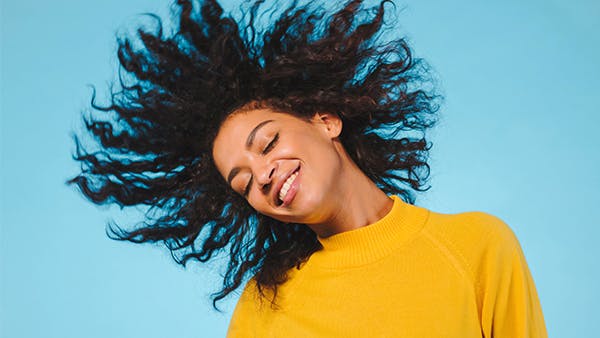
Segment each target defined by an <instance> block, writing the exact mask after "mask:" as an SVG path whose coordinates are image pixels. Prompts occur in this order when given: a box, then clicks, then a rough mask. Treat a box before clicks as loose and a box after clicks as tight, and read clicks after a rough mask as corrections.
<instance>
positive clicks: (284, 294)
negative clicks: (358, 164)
mask: <svg viewBox="0 0 600 338" xmlns="http://www.w3.org/2000/svg"><path fill="white" fill-rule="evenodd" d="M392 198H393V199H394V205H393V207H392V210H391V211H390V212H389V213H388V214H387V215H386V216H385V217H384V218H382V219H381V220H379V221H377V222H376V223H373V224H370V225H368V226H365V227H362V228H359V229H355V230H351V231H347V232H343V233H339V234H336V235H333V236H331V237H328V238H319V241H320V242H321V244H322V245H323V250H320V251H317V252H315V253H314V254H313V255H312V256H311V257H310V258H309V260H308V261H307V262H306V263H305V264H304V265H302V266H301V267H300V269H299V270H298V269H295V268H294V269H292V270H291V271H290V276H291V277H290V279H289V280H288V281H287V282H286V283H284V284H283V285H281V286H280V288H279V289H278V294H277V301H278V304H279V305H280V307H281V308H280V309H279V310H277V311H274V310H273V309H272V308H271V307H270V303H269V301H265V302H264V303H263V305H262V306H261V305H260V304H261V303H260V302H259V301H258V298H257V297H258V295H257V291H256V285H255V283H254V281H253V280H252V279H251V280H250V281H249V282H248V283H247V284H246V287H245V288H244V291H243V293H242V296H241V298H240V300H239V301H238V303H237V306H236V308H235V311H234V313H233V317H232V319H231V322H230V325H229V330H228V333H227V337H230V338H233V337H260V338H266V337H282V338H294V337H302V338H306V337H344V338H349V337H369V338H370V337H419V338H433V337H447V338H469V337H496V338H519V337H547V333H546V328H545V324H544V317H543V314H542V309H541V306H540V302H539V299H538V295H537V292H536V289H535V285H534V282H533V279H532V277H531V274H530V271H529V268H528V266H527V263H526V261H525V257H524V256H523V252H522V250H521V247H520V245H519V242H518V240H517V238H516V237H515V235H514V233H513V232H512V230H511V229H510V228H509V227H508V226H507V225H506V224H505V223H503V222H502V221H501V220H499V219H498V218H496V217H494V216H491V215H489V214H486V213H482V212H468V213H462V214H456V215H446V214H440V213H435V212H431V211H429V210H426V209H424V208H421V207H417V206H413V205H410V204H407V203H405V202H403V201H402V200H401V199H400V198H399V197H397V196H393V197H392Z"/></svg>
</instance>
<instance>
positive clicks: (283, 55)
mask: <svg viewBox="0 0 600 338" xmlns="http://www.w3.org/2000/svg"><path fill="white" fill-rule="evenodd" d="M262 3H263V1H255V2H253V3H252V4H251V6H250V7H249V8H248V9H247V10H246V11H245V15H244V16H243V17H242V18H240V19H238V20H235V19H233V18H231V17H229V16H226V15H224V14H223V11H222V9H221V7H220V6H219V4H217V3H216V2H215V1H204V2H202V3H201V4H200V10H199V11H196V10H195V9H194V8H193V5H192V3H191V2H189V1H179V2H178V6H179V11H180V15H179V22H178V27H177V29H176V32H175V33H174V34H171V35H166V34H164V32H163V30H162V28H161V27H162V25H161V23H160V20H158V19H157V20H158V23H159V24H158V27H159V28H157V29H156V30H155V31H153V32H151V31H147V30H143V29H140V30H139V31H138V37H139V40H132V39H128V38H124V39H121V40H120V44H119V51H118V56H119V61H120V63H121V66H122V67H123V70H124V72H123V73H122V74H121V78H120V84H121V89H120V90H118V91H116V92H114V93H113V94H112V97H111V102H110V104H108V105H106V106H102V105H100V104H97V103H96V102H94V100H92V106H93V107H94V108H95V109H96V112H97V113H98V114H95V115H93V116H88V117H87V118H86V127H87V130H88V131H89V132H90V133H91V135H93V137H94V138H95V140H96V141H98V142H97V145H98V147H97V148H95V149H91V148H87V149H84V148H83V146H82V144H81V142H80V141H79V140H77V145H78V150H77V154H76V159H77V160H79V161H81V163H82V172H81V174H80V175H78V176H77V177H75V178H73V179H72V180H71V182H72V183H74V184H76V185H77V186H78V187H79V188H80V189H81V191H82V192H83V194H84V195H85V196H87V197H88V198H89V199H90V200H91V201H93V202H94V203H98V204H102V203H116V204H119V205H121V206H136V205H145V206H147V207H148V208H147V214H146V219H145V220H144V222H142V223H141V224H140V225H139V226H138V227H137V228H135V229H131V230H125V229H123V228H120V227H118V226H111V227H110V228H109V230H110V234H111V235H112V236H113V237H114V238H116V239H121V240H128V241H132V242H136V243H141V242H157V241H160V242H163V243H164V244H165V245H166V246H167V247H168V248H169V249H170V250H171V252H172V254H173V257H174V258H175V259H176V261H178V262H179V263H181V264H185V263H186V262H188V261H189V260H194V259H195V260H198V261H201V262H205V261H207V260H209V259H211V257H213V255H214V254H217V253H219V252H221V251H225V250H226V251H227V252H228V254H229V264H228V269H227V273H226V274H225V276H224V281H223V288H222V290H221V291H220V292H218V293H216V294H215V297H214V302H213V305H215V303H216V301H218V300H220V299H223V298H224V297H226V296H227V295H229V294H230V293H231V292H233V291H234V290H236V289H238V288H240V287H241V286H242V285H243V284H245V286H244V288H243V293H242V295H241V298H240V300H239V302H238V304H237V306H236V309H235V312H234V314H233V318H232V319H231V324H230V327H229V331H228V336H229V337H461V338H464V337H546V336H547V334H546V330H545V325H544V319H543V315H542V311H541V307H540V303H539V300H538V296H537V293H536V289H535V286H534V283H533V280H532V278H531V274H530V272H529V269H528V267H527V263H526V260H525V258H524V256H523V253H522V250H521V248H520V245H519V243H518V240H517V239H516V238H515V236H514V234H513V232H512V231H511V230H510V228H509V227H508V226H507V225H505V224H504V223H503V222H502V221H500V220H499V219H498V218H495V217H494V216H491V215H488V214H485V213H481V212H469V213H461V214H455V215H446V214H440V213H436V212H433V211H429V210H427V209H424V208H422V207H417V206H415V205H413V203H414V197H413V191H420V190H426V189H427V187H426V186H425V184H426V179H427V177H428V173H429V166H428V164H427V153H428V150H429V147H430V144H429V142H427V141H426V139H425V131H426V130H427V129H428V128H430V127H431V126H432V125H433V124H434V121H435V112H436V111H437V105H436V102H437V101H436V99H437V96H436V95H435V94H434V93H432V92H430V91H427V90H425V88H428V86H427V82H426V79H427V77H426V75H427V74H426V72H425V70H426V67H424V65H423V62H422V61H420V60H417V59H414V58H413V57H412V56H411V52H410V49H409V47H408V45H407V43H406V41H405V40H403V39H395V40H384V39H383V38H382V34H381V33H382V31H383V28H382V27H383V22H384V13H385V11H386V9H387V7H388V6H390V4H389V3H388V2H386V1H383V2H381V3H380V4H379V5H378V6H376V7H374V8H365V7H364V6H363V4H362V2H361V1H349V2H347V3H346V4H344V6H342V8H341V9H339V10H337V11H334V12H333V13H330V12H329V11H327V10H324V9H319V8H315V7H312V6H310V5H307V6H301V5H298V4H297V3H293V4H292V5H291V6H290V7H288V8H286V9H284V10H283V12H282V13H281V14H280V15H279V16H278V17H277V18H272V19H271V20H270V21H269V24H268V25H267V28H266V29H264V30H259V28H258V27H257V26H258V25H257V24H255V22H256V21H257V20H258V19H260V18H261V17H262V16H260V15H259V14H260V13H262V12H259V9H260V8H261V5H262ZM276 11H277V9H270V10H268V11H266V12H264V13H266V14H268V15H275V14H274V13H275V12H276ZM264 13H263V14H264ZM215 307H216V305H215Z"/></svg>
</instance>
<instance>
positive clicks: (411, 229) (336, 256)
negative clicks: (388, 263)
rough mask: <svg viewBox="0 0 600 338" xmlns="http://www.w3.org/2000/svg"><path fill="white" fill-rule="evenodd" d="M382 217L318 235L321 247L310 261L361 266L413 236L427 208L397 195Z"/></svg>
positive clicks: (382, 255)
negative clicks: (340, 231) (329, 233)
mask: <svg viewBox="0 0 600 338" xmlns="http://www.w3.org/2000/svg"><path fill="white" fill-rule="evenodd" d="M390 197H391V198H392V199H393V200H394V204H393V206H392V209H391V210H390V211H389V212H388V214H387V215H385V216H384V217H383V218H381V219H380V220H378V221H377V222H375V223H372V224H369V225H366V226H364V227H361V228H358V229H354V230H350V231H345V232H342V233H339V234H335V235H333V236H329V237H327V238H322V237H317V239H318V240H319V242H320V243H321V245H323V250H320V251H317V252H315V253H314V254H313V255H312V256H311V258H310V261H311V262H310V263H312V264H315V265H319V266H327V267H331V268H342V267H351V266H360V265H364V264H368V263H370V262H373V261H376V260H379V259H381V258H383V257H385V256H387V255H389V254H390V253H392V252H393V251H394V250H395V249H397V248H399V247H400V246H402V245H403V244H404V243H406V242H407V241H409V240H410V239H411V238H413V237H414V236H415V235H416V234H417V233H418V232H419V231H420V230H421V229H422V228H423V226H424V224H425V221H426V219H427V216H428V213H429V211H428V210H427V209H424V208H421V207H417V206H414V205H411V204H408V203H406V202H404V201H402V199H400V197H398V196H390Z"/></svg>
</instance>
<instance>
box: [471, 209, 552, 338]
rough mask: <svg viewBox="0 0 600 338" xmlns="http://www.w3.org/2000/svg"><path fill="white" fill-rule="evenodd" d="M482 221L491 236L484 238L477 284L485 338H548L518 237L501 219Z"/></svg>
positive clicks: (491, 217)
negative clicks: (484, 243)
mask: <svg viewBox="0 0 600 338" xmlns="http://www.w3.org/2000/svg"><path fill="white" fill-rule="evenodd" d="M483 218H484V219H485V222H486V223H488V225H487V226H486V227H487V230H488V231H489V232H488V235H489V236H485V237H487V238H486V241H485V242H486V245H485V246H484V251H483V256H482V257H481V261H480V262H479V270H480V271H478V272H476V280H477V284H478V293H479V295H478V296H479V305H480V311H481V312H480V314H481V317H480V318H481V326H482V330H483V334H484V337H486V338H503V337H515V338H517V337H518V338H542V337H544V338H545V337H547V336H548V334H547V332H546V326H545V323H544V317H543V314H542V308H541V304H540V300H539V298H538V294H537V291H536V288H535V284H534V281H533V278H532V276H531V272H530V271H529V267H528V265H527V262H526V260H525V256H524V254H523V250H522V249H521V245H520V244H519V242H518V240H517V237H516V236H515V234H514V232H513V231H512V230H511V229H510V228H509V227H508V225H506V224H505V223H504V222H502V221H501V220H500V219H498V218H496V217H494V216H491V215H488V214H483Z"/></svg>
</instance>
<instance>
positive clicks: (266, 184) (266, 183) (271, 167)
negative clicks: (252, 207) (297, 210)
mask: <svg viewBox="0 0 600 338" xmlns="http://www.w3.org/2000/svg"><path fill="white" fill-rule="evenodd" d="M276 170H277V163H275V162H272V163H265V164H263V165H262V166H261V167H260V168H257V170H256V183H257V184H258V185H259V187H260V188H261V190H262V191H268V189H269V188H270V186H271V183H272V182H273V177H275V172H276Z"/></svg>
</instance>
